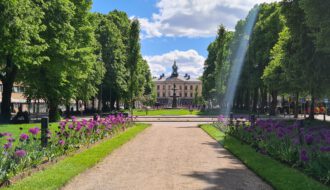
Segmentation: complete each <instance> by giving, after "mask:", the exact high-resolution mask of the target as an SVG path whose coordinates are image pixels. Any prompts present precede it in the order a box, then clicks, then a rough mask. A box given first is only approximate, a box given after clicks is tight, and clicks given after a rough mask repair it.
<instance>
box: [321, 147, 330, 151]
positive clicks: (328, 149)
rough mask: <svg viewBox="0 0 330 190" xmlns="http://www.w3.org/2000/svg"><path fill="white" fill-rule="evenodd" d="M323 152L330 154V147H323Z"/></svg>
mask: <svg viewBox="0 0 330 190" xmlns="http://www.w3.org/2000/svg"><path fill="white" fill-rule="evenodd" d="M320 151H321V152H330V146H323V147H321V148H320Z"/></svg>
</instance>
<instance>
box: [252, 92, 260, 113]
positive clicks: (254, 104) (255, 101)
mask: <svg viewBox="0 0 330 190" xmlns="http://www.w3.org/2000/svg"><path fill="white" fill-rule="evenodd" d="M258 96H259V93H258V88H255V89H254V90H253V105H252V112H257V104H258Z"/></svg>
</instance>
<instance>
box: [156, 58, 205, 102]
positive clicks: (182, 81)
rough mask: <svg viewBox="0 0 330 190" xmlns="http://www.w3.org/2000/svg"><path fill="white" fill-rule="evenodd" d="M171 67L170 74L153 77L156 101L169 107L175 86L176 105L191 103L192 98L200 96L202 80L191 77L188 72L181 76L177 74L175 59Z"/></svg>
mask: <svg viewBox="0 0 330 190" xmlns="http://www.w3.org/2000/svg"><path fill="white" fill-rule="evenodd" d="M172 69H173V70H172V74H171V76H169V77H166V76H165V75H164V74H162V75H160V76H159V77H158V78H154V82H155V85H156V89H157V102H158V103H159V104H161V105H163V106H168V107H170V106H171V104H172V100H173V92H174V86H175V89H176V90H175V91H176V96H177V104H178V106H179V107H187V106H190V105H193V103H194V99H196V98H198V97H201V96H202V81H200V80H198V79H193V78H191V77H190V75H189V74H185V75H184V76H183V77H181V76H179V74H178V67H177V65H176V62H175V61H174V64H173V66H172Z"/></svg>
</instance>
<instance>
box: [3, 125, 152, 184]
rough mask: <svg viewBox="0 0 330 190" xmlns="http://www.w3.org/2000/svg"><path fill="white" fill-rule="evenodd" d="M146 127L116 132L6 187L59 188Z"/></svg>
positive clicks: (138, 126)
mask: <svg viewBox="0 0 330 190" xmlns="http://www.w3.org/2000/svg"><path fill="white" fill-rule="evenodd" d="M147 127H148V125H146V124H135V126H134V127H132V128H129V129H127V131H125V132H124V133H121V134H118V135H117V136H116V137H114V138H111V139H109V140H106V141H103V142H101V143H100V144H97V145H95V146H93V147H92V148H90V149H87V150H85V151H83V152H81V153H78V154H74V155H73V156H69V157H67V158H65V159H63V160H61V161H59V162H58V163H56V164H54V165H53V166H51V167H49V168H47V169H46V170H43V171H39V172H36V173H34V174H33V175H31V176H29V177H26V178H24V179H23V180H21V181H19V182H18V183H16V184H14V185H12V186H10V187H8V188H6V189H17V190H22V189H31V190H37V189H42V190H48V189H59V188H61V187H62V186H63V185H65V184H66V183H67V182H68V181H69V180H70V179H72V178H73V177H74V176H76V175H78V174H79V173H81V172H84V171H85V170H86V169H88V168H90V167H92V166H94V165H95V164H97V163H98V162H100V161H101V160H102V159H103V158H105V157H106V156H107V155H108V154H110V153H111V152H112V151H113V150H115V149H117V148H119V147H120V146H121V145H123V144H124V143H126V142H128V141H129V140H131V139H132V138H134V137H135V136H136V135H137V134H139V133H140V132H142V131H143V130H144V129H146V128H147ZM141 154H142V153H141ZM109 179H110V178H109ZM123 183H124V182H123Z"/></svg>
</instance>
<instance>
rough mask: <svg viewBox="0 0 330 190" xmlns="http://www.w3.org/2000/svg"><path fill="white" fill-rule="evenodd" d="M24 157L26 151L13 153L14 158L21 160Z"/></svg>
mask: <svg viewBox="0 0 330 190" xmlns="http://www.w3.org/2000/svg"><path fill="white" fill-rule="evenodd" d="M25 155H26V151H25V150H16V152H15V156H17V157H19V158H22V157H24V156H25Z"/></svg>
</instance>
